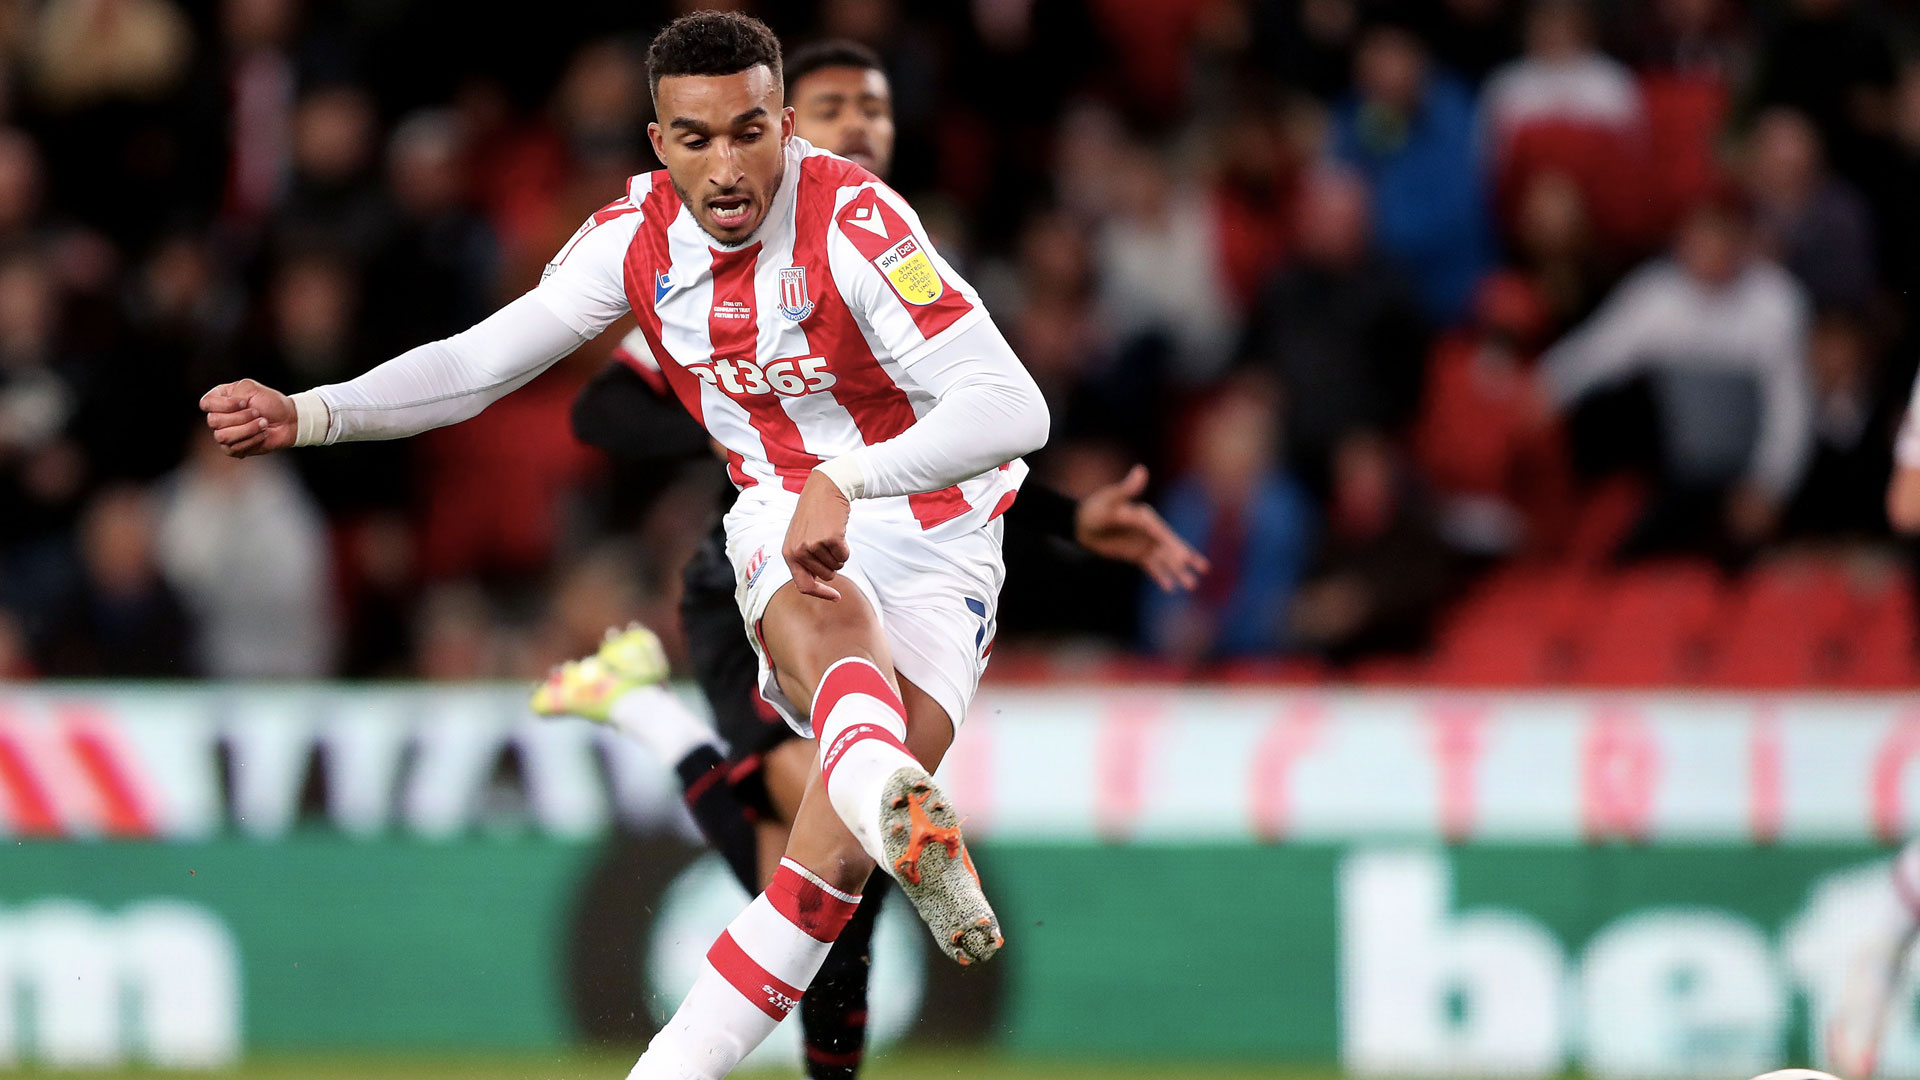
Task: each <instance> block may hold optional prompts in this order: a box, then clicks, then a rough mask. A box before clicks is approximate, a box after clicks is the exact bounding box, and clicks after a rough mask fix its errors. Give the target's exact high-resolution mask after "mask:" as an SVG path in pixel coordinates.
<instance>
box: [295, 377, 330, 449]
mask: <svg viewBox="0 0 1920 1080" xmlns="http://www.w3.org/2000/svg"><path fill="white" fill-rule="evenodd" d="M293 419H294V426H293V445H295V446H324V445H326V442H327V429H328V428H329V427H331V426H332V423H331V421H332V420H333V410H331V409H329V408H327V403H326V401H325V399H323V398H321V396H320V394H319V393H318V392H317V391H314V390H302V391H300V392H299V393H297V394H295V395H293Z"/></svg>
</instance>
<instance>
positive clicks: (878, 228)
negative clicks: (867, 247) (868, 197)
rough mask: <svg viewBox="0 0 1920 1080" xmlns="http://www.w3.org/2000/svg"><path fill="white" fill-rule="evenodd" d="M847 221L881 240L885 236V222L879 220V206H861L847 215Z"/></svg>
mask: <svg viewBox="0 0 1920 1080" xmlns="http://www.w3.org/2000/svg"><path fill="white" fill-rule="evenodd" d="M847 223H848V224H850V225H858V226H860V227H861V228H863V229H865V230H867V231H868V232H870V233H872V234H873V235H875V236H877V237H879V238H880V239H882V240H885V239H886V238H887V223H886V222H884V221H882V220H880V208H879V207H877V206H863V207H861V208H859V209H858V210H855V211H854V212H853V213H851V214H848V215H847Z"/></svg>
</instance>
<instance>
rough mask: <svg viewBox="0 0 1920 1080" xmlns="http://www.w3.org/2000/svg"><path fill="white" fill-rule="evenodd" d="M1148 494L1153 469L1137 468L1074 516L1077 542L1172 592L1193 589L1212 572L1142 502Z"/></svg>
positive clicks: (1083, 503)
mask: <svg viewBox="0 0 1920 1080" xmlns="http://www.w3.org/2000/svg"><path fill="white" fill-rule="evenodd" d="M1145 490H1147V467H1146V466H1145V465H1135V466H1134V467H1133V470H1132V471H1131V472H1129V473H1127V475H1126V478H1125V479H1123V480H1121V481H1120V482H1119V483H1117V484H1108V485H1107V486H1106V487H1103V488H1100V489H1098V490H1096V491H1095V492H1094V493H1093V494H1091V495H1088V496H1087V497H1086V498H1084V499H1081V500H1080V506H1079V509H1078V510H1076V511H1075V513H1074V515H1073V532H1074V539H1076V540H1078V541H1080V546H1081V547H1083V548H1086V549H1087V550H1088V551H1091V552H1093V553H1094V554H1095V555H1101V556H1104V557H1106V558H1109V559H1114V560H1117V561H1119V562H1128V563H1132V564H1133V565H1135V566H1137V567H1139V568H1140V569H1142V570H1144V571H1146V573H1147V576H1148V577H1150V578H1152V579H1153V580H1154V581H1155V583H1157V584H1158V585H1159V586H1160V588H1162V589H1164V590H1165V591H1167V592H1172V591H1174V590H1175V589H1191V588H1193V587H1194V586H1195V585H1198V584H1200V575H1201V574H1204V573H1206V572H1207V571H1208V570H1210V569H1212V567H1211V566H1210V565H1209V564H1208V562H1207V557H1206V556H1205V555H1202V554H1200V553H1199V552H1198V551H1195V550H1194V549H1193V547H1192V545H1190V544H1188V543H1187V542H1186V541H1185V540H1182V539H1180V534H1179V533H1176V532H1174V531H1173V528H1172V527H1171V526H1169V525H1168V524H1167V523H1166V521H1165V520H1164V519H1162V518H1161V517H1160V515H1159V514H1158V513H1157V512H1155V510H1154V509H1153V507H1151V506H1148V505H1147V504H1146V503H1143V502H1140V501H1139V499H1140V493H1141V492H1143V491H1145Z"/></svg>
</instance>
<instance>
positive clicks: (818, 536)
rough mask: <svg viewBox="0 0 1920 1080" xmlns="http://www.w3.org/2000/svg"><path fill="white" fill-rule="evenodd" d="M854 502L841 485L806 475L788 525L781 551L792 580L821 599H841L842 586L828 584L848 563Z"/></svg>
mask: <svg viewBox="0 0 1920 1080" xmlns="http://www.w3.org/2000/svg"><path fill="white" fill-rule="evenodd" d="M850 513H852V505H851V504H850V503H849V502H848V501H847V495H846V493H845V492H843V491H841V490H840V487H839V485H837V484H835V483H834V482H833V481H831V480H829V479H827V478H826V477H825V476H822V475H821V474H819V473H817V472H816V473H813V474H811V475H809V476H808V477H807V486H806V487H804V488H801V489H800V505H799V506H796V507H794V510H793V521H792V522H791V523H790V524H789V525H788V526H787V539H786V542H785V543H783V544H781V545H780V554H781V555H782V556H783V557H784V558H785V559H786V560H787V569H789V570H791V571H792V572H793V583H794V585H795V586H797V587H798V588H799V590H800V591H801V592H803V593H806V594H807V595H808V596H817V597H819V598H820V599H822V600H838V599H840V590H838V589H836V588H834V587H833V586H832V585H829V584H827V583H828V582H830V581H832V580H833V578H834V574H835V573H837V572H838V571H839V569H840V568H841V567H843V566H845V565H847V555H848V554H849V553H850V551H851V549H850V548H848V547H847V515H849V514H850Z"/></svg>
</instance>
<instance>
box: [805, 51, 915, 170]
mask: <svg viewBox="0 0 1920 1080" xmlns="http://www.w3.org/2000/svg"><path fill="white" fill-rule="evenodd" d="M793 116H794V132H795V133H796V134H798V135H799V136H800V137H801V138H803V139H805V140H807V141H808V142H810V143H812V144H813V145H815V146H818V147H822V148H824V149H827V150H831V151H833V152H834V153H836V154H839V155H840V156H841V157H843V158H850V159H852V160H854V161H857V162H859V163H860V164H862V165H864V166H866V167H867V169H868V170H870V171H871V172H873V173H874V174H875V175H876V176H885V175H887V170H889V169H891V168H892V167H893V88H892V87H890V86H888V85H887V77H886V75H884V74H882V73H880V72H878V71H874V70H873V69H872V68H862V67H830V68H821V69H820V70H818V71H812V72H808V73H807V74H806V76H805V77H803V78H802V79H801V80H800V81H799V82H797V83H794V84H793Z"/></svg>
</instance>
